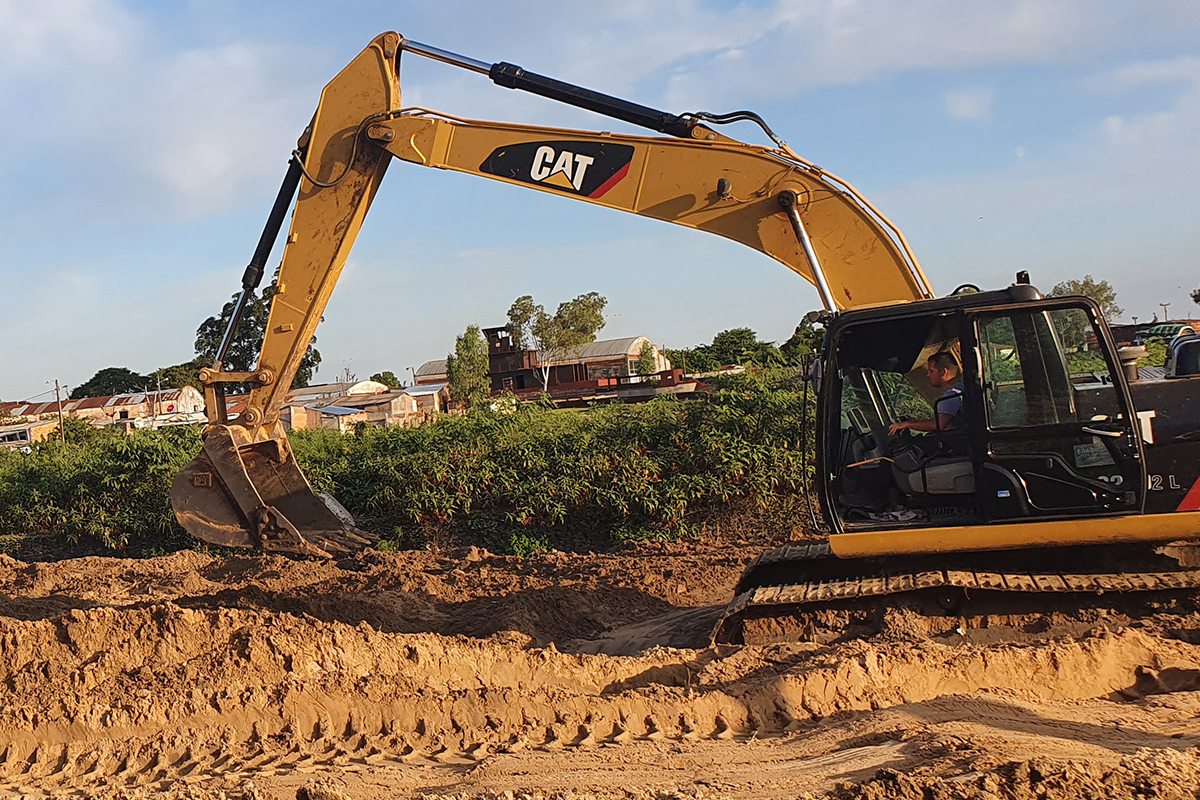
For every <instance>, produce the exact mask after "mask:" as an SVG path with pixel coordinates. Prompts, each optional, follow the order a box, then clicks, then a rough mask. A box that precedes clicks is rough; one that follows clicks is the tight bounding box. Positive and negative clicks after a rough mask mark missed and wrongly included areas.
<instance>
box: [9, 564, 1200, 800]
mask: <svg viewBox="0 0 1200 800" xmlns="http://www.w3.org/2000/svg"><path fill="white" fill-rule="evenodd" d="M724 558H726V556H725V555H724V554H721V555H719V556H714V563H715V564H716V566H715V567H714V569H715V570H719V569H721V568H722V567H721V566H720V565H721V564H723V563H725V562H724V561H722V560H721V559H724ZM701 561H702V557H701V556H699V555H697V554H695V553H688V554H679V555H676V554H672V553H669V552H668V553H658V554H654V555H653V556H645V555H635V556H631V557H629V558H627V559H625V560H622V559H620V558H618V557H610V556H604V557H596V561H595V564H594V565H593V566H594V567H595V569H594V570H591V571H589V566H588V565H589V562H588V560H587V559H586V558H580V559H574V560H571V559H565V558H560V557H558V556H550V557H548V558H546V559H540V560H539V559H534V560H530V561H527V562H521V561H517V560H512V559H497V558H495V557H490V556H486V555H482V556H481V555H479V554H475V557H474V558H466V557H464V554H452V555H451V556H439V555H436V554H416V555H412V556H411V557H400V556H393V555H385V554H373V555H371V556H366V557H363V558H360V559H348V560H346V561H345V562H343V563H341V564H318V563H313V562H298V561H289V560H287V559H279V558H266V559H231V560H227V561H214V560H212V559H208V558H205V557H202V556H198V555H196V554H177V555H175V556H171V557H168V558H164V559H158V560H156V561H152V562H131V561H120V560H115V559H81V560H79V561H78V562H74V563H72V562H62V563H59V564H53V565H25V564H21V563H20V562H14V561H12V560H11V559H9V560H0V585H4V586H5V587H6V595H7V597H6V599H5V600H4V601H3V603H2V604H0V612H2V614H3V615H2V616H0V679H2V680H0V793H3V792H6V791H7V792H11V793H15V794H21V795H23V796H26V795H31V794H35V793H36V791H46V792H54V793H76V794H79V795H86V796H109V797H113V798H125V797H129V798H132V797H150V796H168V797H178V798H200V797H215V796H217V794H216V793H218V792H224V793H225V795H226V796H227V797H248V798H249V797H256V798H257V797H262V798H281V797H288V798H290V797H296V796H298V793H302V794H304V796H307V797H310V798H316V797H338V798H339V800H343V798H344V797H351V798H360V797H376V796H397V797H406V796H419V795H425V794H428V795H438V796H446V797H450V796H456V797H460V796H468V797H480V798H483V797H487V798H493V797H496V798H498V797H502V796H503V797H507V796H508V795H505V793H506V792H515V793H516V795H513V796H514V797H515V796H519V795H520V794H521V792H522V791H524V790H526V789H529V790H530V791H528V792H526V794H529V796H530V797H534V796H541V797H544V798H551V797H555V798H557V797H563V798H566V797H568V796H571V797H578V798H583V797H591V796H594V797H606V798H607V797H623V798H634V797H636V798H643V797H644V798H660V797H671V796H678V797H688V798H693V797H701V796H703V797H756V798H757V797H762V798H766V797H780V796H799V795H801V794H803V793H804V792H808V793H810V794H812V795H813V796H824V795H826V794H828V793H830V792H834V793H839V792H840V793H841V794H842V795H843V796H845V797H864V798H867V797H870V798H875V797H879V798H892V797H895V798H907V797H910V796H912V797H916V796H921V797H922V798H924V797H941V796H945V797H964V798H966V797H972V798H973V797H993V796H995V797H1014V798H1015V797H1025V796H1030V797H1033V796H1064V797H1076V796H1078V797H1083V796H1086V792H1087V791H1091V790H1093V789H1094V788H1095V787H1101V788H1106V787H1108V788H1112V787H1116V788H1113V791H1114V792H1117V791H1125V789H1124V788H1121V787H1126V788H1128V790H1129V791H1130V792H1135V790H1138V787H1148V788H1146V791H1144V792H1143V794H1142V796H1146V797H1151V796H1153V797H1158V796H1172V795H1169V794H1165V793H1166V792H1169V791H1174V790H1175V788H1177V787H1176V785H1178V787H1185V786H1188V785H1192V786H1194V785H1195V784H1196V783H1197V778H1196V767H1197V762H1196V757H1197V756H1196V752H1195V751H1194V747H1195V744H1196V743H1197V741H1200V723H1198V722H1197V720H1198V719H1200V717H1198V716H1197V715H1198V713H1200V636H1196V635H1195V630H1197V629H1200V624H1194V623H1195V622H1196V621H1195V620H1190V619H1184V618H1181V617H1178V616H1177V617H1175V618H1174V623H1173V624H1174V626H1175V627H1172V628H1170V629H1167V628H1163V627H1162V626H1160V625H1157V624H1151V621H1147V620H1142V621H1141V622H1139V623H1138V624H1131V625H1126V626H1124V627H1118V628H1116V629H1113V628H1112V627H1106V626H1099V627H1096V628H1095V629H1094V630H1092V631H1091V632H1090V633H1087V634H1085V635H1081V636H1074V637H1059V638H1051V639H1042V640H1038V641H1030V642H1016V643H1014V642H1004V643H977V642H971V641H967V640H965V639H962V638H961V637H960V639H959V640H955V641H949V640H944V639H942V638H936V637H935V638H929V637H926V636H923V635H921V632H920V626H919V625H916V624H915V623H914V624H912V625H910V627H911V628H912V635H911V636H908V637H905V636H901V635H898V634H897V630H899V626H893V629H892V630H891V631H890V633H889V634H888V635H886V636H876V637H871V638H866V639H849V640H847V641H841V642H834V643H829V644H818V643H807V644H780V645H771V646H760V647H742V648H737V647H721V648H712V647H707V646H703V647H670V646H662V644H659V645H657V646H656V645H655V642H659V643H666V644H671V643H678V641H677V640H679V639H680V637H681V636H682V634H680V631H681V630H685V631H692V632H693V633H689V634H687V635H686V636H682V638H683V639H694V638H695V633H694V632H695V631H700V630H703V629H704V624H705V623H706V621H711V619H712V616H713V614H714V613H715V610H714V609H713V608H712V607H711V606H710V605H707V604H706V603H705V601H706V600H707V599H708V594H706V593H711V592H712V591H715V590H709V589H704V588H703V585H702V584H700V582H699V576H700V575H701V574H702V573H703V570H702V569H700V562H701ZM668 573H669V574H668ZM639 576H645V579H644V580H642V581H641V583H640V585H639V584H638V578H639ZM606 581H611V582H612V583H613V584H614V585H612V586H608V585H606ZM680 586H683V587H684V590H683V591H682V592H681V591H679V590H678V589H679V587H680ZM689 587H691V588H689ZM688 592H693V593H694V598H693V600H692V602H691V605H690V607H689V605H688V603H689V601H688V597H689V595H688ZM606 598H608V599H609V601H611V603H612V613H611V614H606V613H605V608H606V607H605V602H606V600H605V599H606ZM669 598H670V599H674V600H675V602H674V603H671V602H669ZM664 608H666V609H668V610H667V611H666V612H665V613H664V612H663V609H664ZM909 622H911V620H909ZM1188 626H1191V627H1188ZM431 627H442V628H445V629H446V630H450V631H455V630H456V629H457V630H458V631H459V632H461V633H468V632H469V633H470V634H471V635H443V634H438V633H430V632H427V630H428V629H429V628H431ZM589 636H590V638H589ZM560 645H561V646H560ZM589 651H590V652H589ZM614 652H627V653H629V655H612V654H611V653H614ZM606 653H607V654H606ZM1039 759H1041V760H1039ZM1156 769H1157V770H1160V771H1161V770H1167V771H1169V772H1170V773H1171V774H1174V775H1177V776H1179V777H1178V778H1177V779H1175V780H1176V782H1175V783H1169V782H1165V783H1164V782H1160V783H1153V782H1152V781H1151V778H1152V777H1153V775H1154V774H1156V773H1155V770H1156ZM1189 770H1190V771H1189ZM1139 781H1141V782H1140V783H1139ZM1147 781H1151V782H1147ZM380 787H383V788H384V789H386V792H383V794H382V795H381V790H380ZM448 787H459V788H456V789H455V791H454V792H450V791H449V790H448ZM939 787H940V788H939ZM945 787H951V788H952V791H954V792H958V794H944V795H942V794H937V792H943V791H951V789H946V788H945ZM1059 787H1062V788H1061V791H1062V792H1076V793H1075V794H1069V793H1066V794H1061V795H1055V794H1051V795H1046V794H1045V792H1042V794H1040V795H1039V794H1038V792H1039V791H1041V790H1042V789H1050V788H1052V789H1054V791H1059ZM1071 787H1075V788H1071ZM1151 789H1152V790H1153V791H1155V792H1159V794H1157V795H1156V794H1148V793H1147V792H1150V790H1151ZM534 791H536V792H540V793H541V794H540V795H536V794H535V793H534ZM1139 791H1140V790H1139ZM322 792H324V793H325V794H323V795H322V794H321V793H322ZM455 792H457V794H456V793H455ZM567 792H577V794H572V795H568V794H566V793H567ZM929 792H934V794H929ZM988 792H991V794H988ZM337 793H341V794H340V796H339V795H338V794H337ZM914 793H917V794H914ZM1022 793H1024V794H1022ZM1114 796H1123V795H1120V794H1116V795H1114ZM1130 796H1132V795H1130Z"/></svg>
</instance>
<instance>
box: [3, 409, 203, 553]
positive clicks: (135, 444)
mask: <svg viewBox="0 0 1200 800" xmlns="http://www.w3.org/2000/svg"><path fill="white" fill-rule="evenodd" d="M72 433H73V432H72V430H71V429H70V428H69V429H68V434H67V435H68V440H67V442H66V443H65V444H63V443H61V442H59V441H58V440H57V439H52V440H50V441H47V442H43V443H41V444H38V445H35V446H34V447H33V448H32V451H31V452H29V453H22V452H19V451H15V450H0V532H2V533H4V534H14V533H25V534H27V533H45V532H51V533H54V534H56V535H59V536H62V537H65V538H66V539H68V540H70V541H71V542H79V541H81V540H83V539H92V540H95V541H98V542H100V543H102V544H104V545H105V546H106V547H110V548H116V547H122V546H124V545H125V544H127V543H128V542H129V541H131V540H132V539H135V538H156V539H162V538H178V537H180V536H182V531H181V530H180V528H179V527H178V525H177V524H176V523H175V515H174V513H173V512H172V511H171V504H170V501H169V499H168V494H169V492H170V490H171V482H172V481H173V480H174V478H175V474H176V473H177V472H178V471H179V470H180V469H181V468H182V467H183V466H184V464H186V463H187V462H188V461H190V460H191V459H192V457H193V456H195V455H196V453H198V452H199V450H200V429H199V428H198V427H195V426H188V427H179V428H166V429H163V430H161V431H136V432H135V433H134V434H133V435H131V436H126V435H124V434H123V433H121V432H119V431H115V430H111V429H108V430H102V429H91V431H89V432H88V433H87V435H86V436H82V435H80V436H79V438H78V440H76V438H75V436H73V435H72ZM75 433H78V432H75Z"/></svg>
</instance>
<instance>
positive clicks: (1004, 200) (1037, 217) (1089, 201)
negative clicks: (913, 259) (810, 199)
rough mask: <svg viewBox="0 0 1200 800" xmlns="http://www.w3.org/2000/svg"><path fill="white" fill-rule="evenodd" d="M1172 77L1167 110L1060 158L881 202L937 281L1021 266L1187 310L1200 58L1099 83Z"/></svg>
mask: <svg viewBox="0 0 1200 800" xmlns="http://www.w3.org/2000/svg"><path fill="white" fill-rule="evenodd" d="M1164 82H1172V83H1175V84H1177V85H1178V88H1177V91H1176V93H1175V94H1174V96H1173V97H1169V99H1167V100H1166V101H1165V102H1164V103H1163V107H1161V108H1158V109H1154V110H1150V111H1146V112H1143V113H1137V114H1124V115H1110V116H1108V117H1106V118H1103V119H1098V120H1096V121H1095V123H1094V125H1093V127H1092V128H1091V129H1089V130H1087V131H1085V132H1084V133H1083V134H1082V135H1081V136H1079V138H1077V139H1076V140H1074V141H1071V142H1067V143H1065V144H1064V145H1063V146H1061V147H1060V148H1059V149H1058V150H1057V152H1055V153H1046V152H1045V151H1044V150H1040V151H1039V158H1037V159H1034V158H1031V157H1030V156H1029V155H1028V154H1027V153H1026V151H1025V149H1024V148H1023V147H1018V148H1017V151H1016V153H1017V160H1016V163H1015V164H1014V165H1013V166H1012V167H1010V168H1007V169H1004V170H999V171H995V172H991V173H982V174H975V175H958V176H953V177H950V178H946V179H941V180H921V181H916V182H913V183H911V184H909V185H906V186H903V187H895V188H892V189H889V190H887V191H884V192H879V193H877V195H878V196H877V198H875V199H877V200H878V203H879V206H880V208H881V209H883V210H884V213H887V214H889V215H890V216H892V217H893V219H895V220H896V221H897V223H898V224H900V226H901V227H902V228H903V229H904V230H905V232H906V234H907V235H908V236H909V239H910V241H911V242H912V243H913V246H914V248H915V249H916V250H917V253H918V255H919V256H920V255H924V257H925V267H926V269H927V270H928V272H929V273H930V276H931V278H932V279H933V281H934V283H935V285H937V286H944V285H946V284H950V283H959V282H961V280H960V279H965V278H964V277H963V276H964V275H971V274H973V275H976V276H979V277H980V280H979V282H980V283H981V284H982V283H988V284H989V285H997V284H1002V283H1007V282H1008V280H1010V279H1011V273H1012V272H1013V271H1014V270H1015V269H1016V268H1017V266H1016V265H1019V266H1020V268H1026V269H1031V270H1033V271H1034V272H1035V273H1040V274H1041V275H1042V276H1043V277H1042V278H1040V279H1039V280H1040V282H1041V283H1044V284H1052V283H1054V282H1056V281H1058V280H1062V279H1064V278H1070V277H1078V274H1076V273H1079V274H1082V273H1083V272H1092V273H1093V274H1096V275H1098V276H1104V277H1107V278H1109V279H1111V280H1112V282H1113V283H1114V285H1115V286H1117V288H1118V289H1119V290H1120V293H1121V297H1122V305H1124V306H1126V307H1127V308H1132V309H1138V308H1150V307H1152V306H1153V305H1154V304H1155V303H1157V302H1166V301H1170V302H1179V303H1180V304H1181V305H1185V306H1186V305H1187V302H1186V301H1187V297H1186V294H1185V293H1184V291H1183V290H1181V289H1180V288H1179V287H1180V286H1184V287H1194V286H1195V285H1197V284H1198V283H1200V269H1197V266H1196V262H1195V260H1194V258H1193V257H1192V256H1191V254H1192V253H1193V252H1194V251H1195V249H1196V248H1197V247H1198V246H1200V239H1198V238H1197V236H1198V234H1197V231H1196V227H1195V224H1194V216H1195V211H1194V209H1195V207H1196V205H1197V204H1198V203H1200V152H1198V151H1197V150H1196V147H1195V143H1196V142H1197V141H1200V60H1197V59H1192V58H1184V59H1173V60H1151V61H1140V62H1135V63H1131V64H1128V65H1126V66H1125V67H1122V68H1121V69H1119V70H1116V71H1112V72H1107V73H1105V74H1104V75H1102V76H1098V77H1097V78H1096V79H1095V80H1092V81H1091V82H1090V83H1089V85H1090V86H1091V87H1092V88H1093V89H1104V90H1105V91H1126V92H1136V91H1138V90H1139V89H1141V88H1142V87H1143V86H1145V85H1146V84H1148V83H1164ZM1133 313H1136V312H1133ZM1147 316H1148V315H1147Z"/></svg>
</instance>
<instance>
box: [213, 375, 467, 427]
mask: <svg viewBox="0 0 1200 800" xmlns="http://www.w3.org/2000/svg"><path fill="white" fill-rule="evenodd" d="M338 389H341V390H342V391H337V390H338ZM249 398H250V396H249V395H235V396H233V397H229V398H226V410H227V413H228V415H229V417H230V419H233V418H235V417H237V416H238V415H239V414H241V413H242V412H243V411H245V410H246V404H247V402H248V400H249ZM448 400H449V390H448V389H447V387H446V384H444V383H441V384H430V385H427V386H412V387H408V388H406V389H389V388H388V387H387V385H385V384H382V383H379V382H377V381H360V382H359V383H355V384H353V385H350V384H336V383H331V384H323V385H320V386H307V387H304V388H302V389H292V390H291V391H290V392H288V396H287V399H286V400H285V401H284V404H283V409H282V410H281V412H280V420H281V421H282V422H283V425H284V427H285V428H288V429H289V430H305V429H312V428H331V429H333V430H340V431H348V430H353V428H354V426H355V425H357V424H359V423H367V424H369V425H400V426H405V427H411V426H413V425H420V424H421V423H423V422H425V421H426V420H428V419H430V418H432V417H433V416H435V415H436V414H439V413H441V412H443V411H445V410H446V403H447V401H448Z"/></svg>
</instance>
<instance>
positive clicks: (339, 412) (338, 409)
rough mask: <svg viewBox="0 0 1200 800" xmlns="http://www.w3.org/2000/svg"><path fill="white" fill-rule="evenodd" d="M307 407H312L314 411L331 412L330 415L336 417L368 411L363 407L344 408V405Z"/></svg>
mask: <svg viewBox="0 0 1200 800" xmlns="http://www.w3.org/2000/svg"><path fill="white" fill-rule="evenodd" d="M306 408H311V409H312V410H313V411H320V412H321V413H322V414H329V415H330V416H334V417H346V416H349V415H351V414H365V413H366V412H365V411H363V410H362V409H361V408H344V407H343V406H322V407H320V408H318V407H316V406H306Z"/></svg>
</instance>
